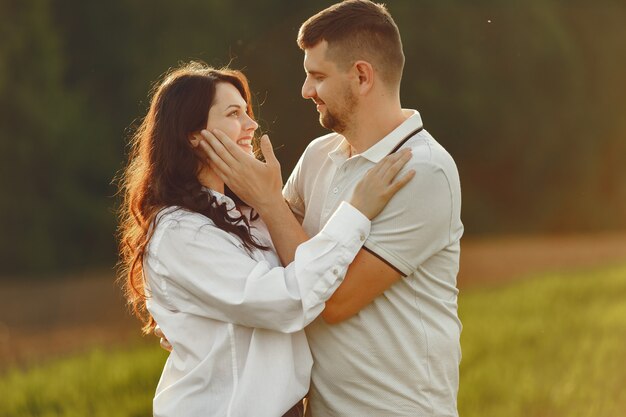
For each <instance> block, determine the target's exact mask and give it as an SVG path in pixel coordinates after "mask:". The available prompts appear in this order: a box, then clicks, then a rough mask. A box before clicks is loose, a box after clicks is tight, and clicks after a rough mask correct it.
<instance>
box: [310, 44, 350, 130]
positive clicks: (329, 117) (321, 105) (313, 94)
mask: <svg viewBox="0 0 626 417" xmlns="http://www.w3.org/2000/svg"><path fill="white" fill-rule="evenodd" d="M327 49H328V43H327V42H326V41H322V42H320V43H318V44H317V45H315V46H314V47H312V48H308V49H306V50H305V51H304V70H305V72H306V79H305V80H304V84H303V85H302V97H304V98H307V99H309V98H310V99H311V100H313V101H314V102H315V104H316V107H317V111H318V112H319V114H320V124H321V125H322V126H324V127H325V128H327V129H331V130H334V131H335V132H337V133H342V132H344V131H345V130H346V129H348V128H350V125H351V122H352V119H353V115H354V111H355V107H356V105H357V104H358V98H357V95H356V94H355V93H354V92H353V91H352V89H351V84H350V74H349V72H348V71H342V70H341V69H339V68H338V67H337V65H336V64H335V63H334V62H333V61H330V60H328V59H327V58H326V50H327Z"/></svg>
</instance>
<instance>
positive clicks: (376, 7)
mask: <svg viewBox="0 0 626 417" xmlns="http://www.w3.org/2000/svg"><path fill="white" fill-rule="evenodd" d="M324 40H325V41H326V42H328V49H327V51H326V57H327V58H328V59H330V60H332V61H333V62H335V63H336V64H337V65H338V66H339V67H340V68H342V69H347V68H349V67H350V66H351V65H352V64H353V63H354V62H356V61H358V60H361V59H362V60H364V61H367V62H369V63H370V64H372V66H373V67H374V70H376V71H378V73H379V74H380V76H381V78H382V79H383V81H384V82H386V83H387V84H388V85H389V86H393V87H396V86H399V84H400V80H401V78H402V69H403V67H404V53H403V52H402V41H401V39H400V32H399V30H398V26H396V23H395V22H394V21H393V18H392V17H391V15H390V14H389V12H388V11H387V8H386V7H385V5H384V4H377V3H373V2H371V1H369V0H346V1H343V2H341V3H337V4H334V5H332V6H330V7H328V8H327V9H324V10H322V11H321V12H319V13H317V14H316V15H314V16H311V17H310V18H309V19H308V20H307V21H306V22H304V23H303V24H302V26H300V31H299V33H298V46H299V47H300V49H302V50H305V49H309V48H312V47H314V46H315V45H317V44H318V43H320V42H322V41H324Z"/></svg>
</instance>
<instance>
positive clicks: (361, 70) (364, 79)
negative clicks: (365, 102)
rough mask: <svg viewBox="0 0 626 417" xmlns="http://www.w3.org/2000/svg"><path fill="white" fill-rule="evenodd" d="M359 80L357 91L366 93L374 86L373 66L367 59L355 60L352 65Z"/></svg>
mask: <svg viewBox="0 0 626 417" xmlns="http://www.w3.org/2000/svg"><path fill="white" fill-rule="evenodd" d="M353 68H354V69H355V71H356V75H357V77H358V80H359V87H358V88H359V92H360V93H361V94H367V93H368V92H369V91H370V90H371V89H372V87H373V86H374V68H373V67H372V64H370V63H369V62H367V61H356V62H355V63H354V67H353Z"/></svg>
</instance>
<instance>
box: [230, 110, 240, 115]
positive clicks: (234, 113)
mask: <svg viewBox="0 0 626 417" xmlns="http://www.w3.org/2000/svg"><path fill="white" fill-rule="evenodd" d="M228 116H229V117H231V116H239V110H235V111H233V112H230V114H229V115H228Z"/></svg>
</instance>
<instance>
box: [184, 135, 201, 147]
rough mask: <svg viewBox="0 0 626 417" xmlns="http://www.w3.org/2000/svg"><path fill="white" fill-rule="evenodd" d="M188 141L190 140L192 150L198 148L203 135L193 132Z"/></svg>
mask: <svg viewBox="0 0 626 417" xmlns="http://www.w3.org/2000/svg"><path fill="white" fill-rule="evenodd" d="M187 139H189V144H190V145H191V147H192V148H197V147H198V145H200V141H201V140H202V135H200V132H191V133H190V134H189V136H187Z"/></svg>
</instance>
